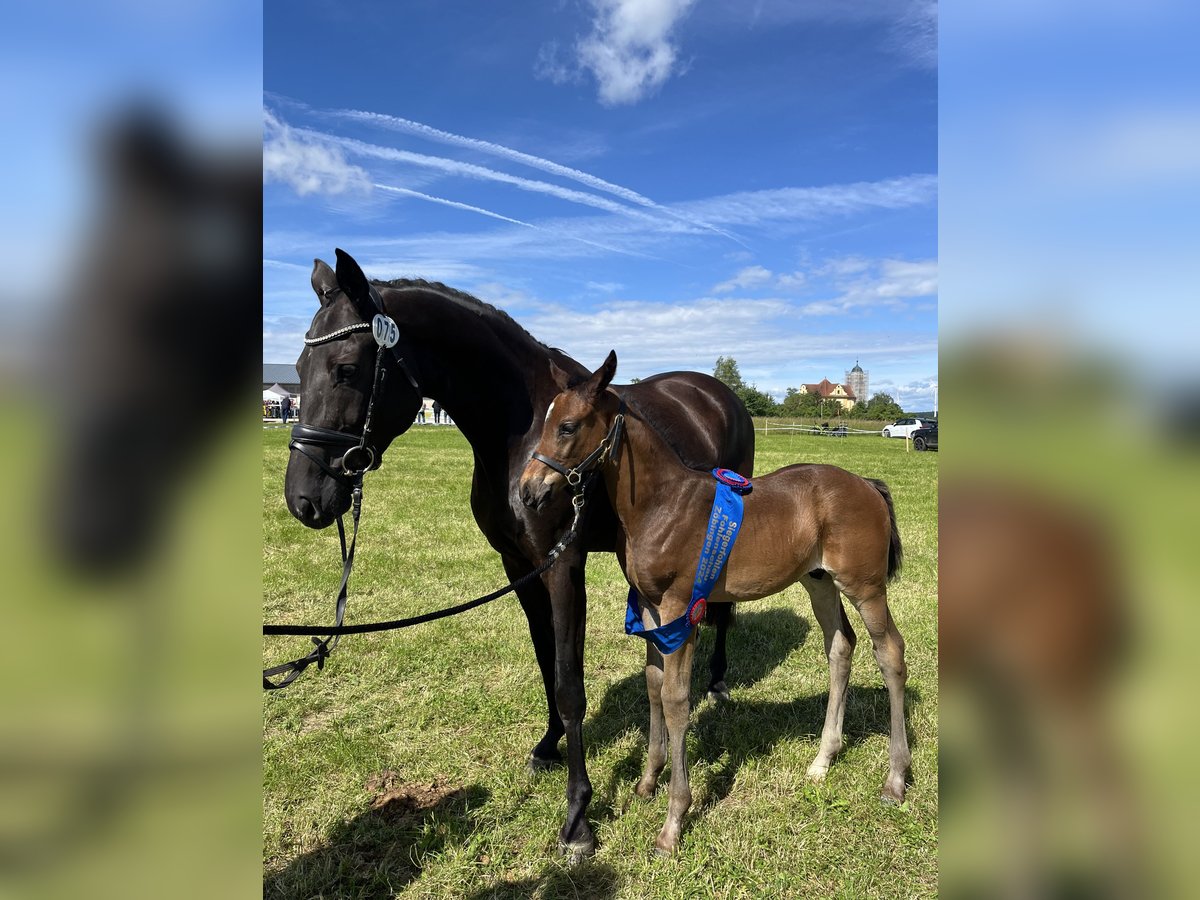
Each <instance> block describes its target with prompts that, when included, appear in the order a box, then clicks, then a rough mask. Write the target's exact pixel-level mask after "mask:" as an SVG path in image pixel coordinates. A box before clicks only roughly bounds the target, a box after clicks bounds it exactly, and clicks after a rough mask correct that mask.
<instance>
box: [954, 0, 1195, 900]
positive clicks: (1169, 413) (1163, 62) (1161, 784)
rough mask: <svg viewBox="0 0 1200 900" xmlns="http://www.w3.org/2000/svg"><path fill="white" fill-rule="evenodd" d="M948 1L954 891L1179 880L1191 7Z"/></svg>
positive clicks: (1190, 502) (1040, 890)
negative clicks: (967, 3)
mask: <svg viewBox="0 0 1200 900" xmlns="http://www.w3.org/2000/svg"><path fill="white" fill-rule="evenodd" d="M940 22H941V68H940V73H939V77H940V79H941V98H940V104H941V105H940V110H939V114H940V119H941V125H940V141H941V149H942V153H941V160H942V180H941V187H940V220H939V227H940V235H941V260H940V297H939V302H940V325H941V330H940V340H941V351H940V358H941V370H940V373H939V380H940V386H941V412H942V419H943V420H944V426H945V427H943V428H942V431H946V430H949V433H950V437H949V438H947V439H946V443H947V444H948V447H949V449H943V450H942V451H941V453H942V457H941V459H942V481H941V493H940V498H941V499H940V563H939V569H940V583H939V608H940V615H939V635H940V647H939V653H940V657H939V658H940V666H941V676H942V679H941V687H942V693H941V702H942V709H941V719H940V726H941V728H940V748H941V755H942V761H941V773H942V776H941V788H942V793H941V799H942V806H941V818H940V822H939V829H940V866H941V891H942V893H943V894H944V895H945V896H948V897H971V898H975V897H1014V898H1031V897H1064V896H1078V897H1152V896H1191V895H1193V894H1194V893H1195V889H1194V887H1193V886H1192V884H1191V882H1192V878H1193V875H1192V871H1191V869H1192V866H1191V862H1192V857H1193V855H1194V846H1195V841H1196V833H1197V828H1196V826H1195V824H1194V822H1193V819H1194V806H1195V800H1196V774H1195V766H1194V761H1193V753H1192V749H1191V748H1192V741H1193V740H1194V739H1195V738H1196V737H1197V730H1198V729H1197V715H1196V708H1197V705H1196V702H1195V699H1194V697H1193V696H1192V687H1193V685H1194V684H1195V679H1196V674H1195V666H1194V662H1195V653H1194V650H1193V649H1192V647H1191V646H1190V645H1191V644H1192V640H1191V638H1192V635H1194V634H1195V633H1196V628H1197V625H1198V624H1200V607H1198V606H1197V604H1196V601H1195V597H1196V588H1195V584H1196V581H1195V576H1196V560H1197V553H1196V525H1197V516H1196V509H1197V502H1198V501H1200V465H1198V463H1200V441H1198V435H1197V427H1196V422H1197V416H1196V409H1197V408H1198V406H1200V404H1198V402H1197V398H1200V364H1198V363H1200V360H1198V359H1197V356H1196V350H1197V348H1198V347H1200V328H1198V327H1197V312H1196V309H1195V299H1196V296H1197V295H1196V285H1197V284H1200V256H1198V255H1197V254H1196V252H1195V248H1196V247H1197V246H1200V241H1198V240H1197V219H1196V216H1195V211H1196V209H1197V207H1198V205H1200V204H1198V201H1200V128H1198V127H1197V125H1198V123H1200V79H1198V78H1197V70H1196V68H1195V65H1194V54H1193V52H1192V49H1191V44H1192V43H1193V41H1192V37H1194V35H1195V33H1196V25H1197V11H1196V9H1195V7H1194V5H1184V4H1179V3H1174V2H1166V3H1153V4H1120V3H1118V4H1100V5H1096V4H1077V3H1073V2H1057V3H1049V4H1016V5H1013V4H1005V5H1003V6H1002V5H1000V4H973V5H971V6H970V7H969V8H964V5H963V4H958V5H953V6H951V5H947V4H943V5H942V7H941V19H940ZM1190 36H1191V37H1190ZM1189 61H1191V62H1189ZM946 423H948V424H946ZM943 437H944V435H943Z"/></svg>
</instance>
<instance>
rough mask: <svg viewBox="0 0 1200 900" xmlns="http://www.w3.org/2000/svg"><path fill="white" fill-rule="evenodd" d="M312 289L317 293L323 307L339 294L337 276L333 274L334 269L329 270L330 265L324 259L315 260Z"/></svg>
mask: <svg viewBox="0 0 1200 900" xmlns="http://www.w3.org/2000/svg"><path fill="white" fill-rule="evenodd" d="M312 289H313V290H314V291H315V292H316V294H317V299H319V300H320V301H321V305H322V306H324V305H325V304H327V303H329V302H330V301H332V300H333V298H334V296H335V295H336V294H337V292H338V281H337V276H336V275H334V274H333V269H331V268H329V264H328V263H327V262H325V260H323V259H314V260H313V271H312Z"/></svg>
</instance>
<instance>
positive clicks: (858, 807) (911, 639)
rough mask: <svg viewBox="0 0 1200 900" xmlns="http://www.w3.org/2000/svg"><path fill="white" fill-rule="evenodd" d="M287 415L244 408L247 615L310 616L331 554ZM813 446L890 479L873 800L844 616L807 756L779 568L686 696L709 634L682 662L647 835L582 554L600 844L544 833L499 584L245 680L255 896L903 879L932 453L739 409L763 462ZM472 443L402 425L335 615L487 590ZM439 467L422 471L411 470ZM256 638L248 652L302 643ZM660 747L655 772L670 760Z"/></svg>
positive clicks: (930, 577) (923, 817)
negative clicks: (257, 556) (900, 780)
mask: <svg viewBox="0 0 1200 900" xmlns="http://www.w3.org/2000/svg"><path fill="white" fill-rule="evenodd" d="M286 443H287V439H286V432H285V431H284V430H283V429H280V428H274V429H272V428H268V429H265V430H264V453H263V456H264V460H263V504H264V560H263V562H264V577H263V586H264V606H265V615H266V618H267V621H273V622H294V623H301V622H304V623H326V622H330V621H332V616H333V609H332V607H333V598H334V595H335V593H336V590H337V583H338V578H339V576H340V573H341V565H340V558H339V556H338V550H337V534H336V530H335V529H333V528H330V529H327V530H325V531H323V532H313V531H310V530H308V529H305V528H303V527H302V526H301V525H300V524H299V523H297V522H296V521H295V520H294V519H292V517H291V516H290V515H289V513H288V512H287V508H286V507H285V505H284V502H283V496H282V487H283V476H284V468H285V465H286V461H287V449H286ZM798 461H808V462H830V463H835V464H838V465H841V466H844V467H845V468H847V469H850V470H851V471H854V472H857V473H859V474H862V475H866V476H872V477H877V478H882V479H884V480H885V481H887V482H888V484H889V485H890V486H891V489H892V494H893V496H894V498H895V504H896V513H897V518H898V520H899V527H900V531H901V535H902V537H903V540H904V548H905V568H904V571H903V573H902V575H901V577H900V579H899V581H897V582H895V583H894V584H893V585H892V587H891V590H890V600H891V604H892V609H893V615H894V616H895V619H896V621H897V624H898V625H899V627H900V630H901V632H902V633H903V634H904V636H905V639H906V641H907V645H908V651H907V660H908V665H909V682H908V716H909V740H910V743H911V745H912V751H913V766H912V777H911V787H910V789H909V793H908V800H907V802H906V803H905V804H904V805H903V806H901V807H888V806H884V805H882V804H881V803H880V801H879V791H880V788H881V786H882V784H883V778H884V775H885V773H886V768H887V693H886V690H885V689H884V687H883V682H882V679H881V677H880V675H879V670H878V668H877V667H876V665H875V661H874V659H873V658H872V655H871V651H870V640H869V638H868V637H867V636H866V633H865V629H864V628H863V627H862V625H861V621H860V620H858V618H857V616H856V614H855V613H854V612H853V611H852V610H850V611H849V612H850V618H851V622H852V623H853V624H854V625H855V630H856V631H857V632H858V635H859V643H858V648H857V650H856V652H855V657H854V670H853V672H852V674H851V689H850V695H849V701H848V704H847V709H846V722H845V733H846V743H847V746H846V750H845V751H844V752H843V754H842V755H841V757H840V758H839V759H838V761H837V762H836V763H835V764H834V766H833V768H832V769H831V770H830V773H829V776H828V778H827V780H826V781H825V782H824V783H823V784H820V785H814V784H810V783H808V782H807V781H806V780H805V777H804V776H805V770H806V768H807V766H808V764H809V762H810V761H811V759H812V757H813V755H814V754H815V753H816V750H817V745H818V738H819V734H820V730H821V725H822V721H823V712H824V704H825V697H826V693H827V691H828V670H827V667H826V664H825V660H824V654H823V648H822V640H821V634H820V629H819V628H817V627H816V625H815V622H814V621H813V618H812V612H811V610H810V609H809V605H808V598H807V595H805V594H804V592H803V590H802V589H801V588H799V587H794V588H789V589H788V590H787V591H785V592H784V593H783V594H780V595H778V596H776V597H772V598H768V599H766V600H762V601H759V602H756V603H753V604H746V605H744V606H742V607H740V608H739V619H740V624H739V626H738V627H737V628H735V629H734V630H733V631H732V632H731V633H730V644H729V658H730V674H729V679H728V681H729V685H730V688H731V691H732V695H733V699H732V700H731V701H730V702H728V703H724V704H715V703H713V702H712V701H709V700H704V699H702V698H703V687H704V685H705V684H706V683H707V682H706V680H705V676H706V675H707V662H708V656H709V653H710V650H711V646H712V634H711V632H709V631H708V629H704V630H703V631H702V633H701V636H700V644H699V648H698V652H697V657H696V658H697V666H696V673H695V677H694V679H693V687H692V697H693V710H692V719H691V723H692V727H691V729H690V731H689V736H688V758H689V762H690V763H691V766H692V769H691V773H692V791H693V795H694V802H693V806H692V811H691V812H690V814H689V816H688V820H687V824H686V826H685V831H684V835H683V839H682V842H681V850H680V852H679V853H678V854H677V855H676V856H675V857H674V858H672V859H668V860H663V859H658V858H655V857H654V856H653V854H652V847H653V841H654V837H655V835H656V833H657V831H658V829H659V828H660V827H661V825H662V823H663V820H664V817H665V815H666V803H667V799H666V795H665V790H663V789H660V792H659V794H658V796H657V797H655V798H654V799H653V800H651V801H644V800H640V799H639V798H637V797H636V796H635V795H634V793H633V786H634V783H635V782H636V780H637V777H638V774H639V772H640V769H641V764H642V760H643V759H644V754H645V729H646V727H647V720H648V704H647V701H646V693H645V686H644V683H643V678H642V664H643V656H644V649H643V643H642V641H640V640H637V639H635V638H630V637H626V636H625V634H624V631H623V627H622V624H623V621H624V603H625V593H626V587H625V582H624V578H623V576H622V575H621V572H620V570H619V569H618V568H617V565H616V562H615V559H614V557H613V556H612V555H609V554H603V555H595V556H593V557H592V558H591V561H590V564H589V566H588V595H589V616H588V634H587V649H586V685H587V693H588V714H587V720H586V723H585V725H584V738H585V741H586V744H587V759H588V772H589V774H590V776H591V779H592V783H593V785H594V787H595V796H594V798H593V801H592V805H591V811H590V815H591V820H592V823H593V825H594V826H595V828H596V834H597V839H598V841H599V851H598V853H597V854H596V856H595V857H594V859H592V860H589V861H586V862H584V863H582V864H580V865H577V866H574V867H570V866H568V865H566V864H565V863H564V862H563V861H562V860H560V859H559V858H557V856H556V836H557V832H558V829H559V827H560V826H561V824H562V817H563V814H564V812H565V809H566V799H565V793H564V792H565V787H566V771H565V769H559V770H556V771H552V772H549V773H544V774H541V775H538V776H531V775H528V774H526V771H525V759H526V756H527V754H528V752H529V749H530V748H531V747H532V745H533V744H534V742H535V741H536V740H537V739H538V738H540V737H541V735H542V732H543V729H544V726H545V701H544V695H543V692H542V685H541V679H540V677H539V675H538V671H537V667H536V664H535V663H534V659H533V648H532V644H531V643H530V641H529V636H528V631H527V628H526V624H525V618H524V616H523V615H522V614H521V612H520V609H519V607H518V604H517V602H516V600H515V598H512V597H506V598H504V599H501V600H498V601H496V602H495V603H493V604H491V605H489V606H485V607H483V608H481V609H478V610H473V611H471V612H469V613H466V614H464V615H462V616H458V617H454V618H450V619H445V620H442V621H438V622H434V623H430V624H427V625H423V626H420V627H419V628H415V629H409V630H406V631H402V632H393V633H390V634H379V635H366V636H351V637H347V638H344V639H343V641H342V643H341V646H340V647H339V649H338V651H337V652H336V654H335V655H334V656H333V657H332V658H331V660H330V662H329V663H328V664H327V666H326V668H325V670H324V671H322V672H316V671H315V670H314V671H310V672H308V673H305V675H304V676H302V677H301V679H300V680H299V681H298V682H297V683H296V684H294V685H293V686H292V687H290V688H288V689H287V690H285V691H278V692H273V693H269V694H266V695H265V699H264V706H263V726H264V727H263V764H264V772H263V797H264V800H263V820H264V824H263V828H264V850H263V853H264V859H263V866H264V896H266V897H289V898H290V897H390V896H393V895H394V894H396V895H403V896H406V897H407V896H412V897H478V898H482V897H527V896H531V895H532V896H538V897H654V898H665V897H775V896H795V897H800V896H825V897H827V896H837V897H919V896H933V895H934V894H936V892H937V871H938V870H937V814H938V793H937V701H938V684H937V599H936V598H937V466H938V457H937V455H936V454H933V453H915V452H906V451H905V443H904V442H903V441H887V440H884V439H882V438H874V437H856V438H848V439H845V440H832V439H829V438H822V437H810V436H803V435H787V434H781V435H779V436H776V435H774V434H772V435H769V436H768V437H767V438H765V439H764V437H763V436H762V434H761V433H760V434H759V435H758V451H757V460H756V469H757V471H758V472H759V473H764V472H768V471H771V470H772V469H775V468H778V467H780V466H783V465H786V464H788V463H792V462H798ZM471 467H472V457H471V452H470V448H469V446H468V445H467V444H466V442H465V441H464V440H463V438H462V437H461V435H460V434H459V433H458V431H457V430H456V429H434V428H416V429H413V430H412V431H411V432H410V433H409V434H407V435H405V436H403V437H402V438H400V439H399V440H397V441H396V442H395V443H394V444H393V445H392V448H391V449H390V450H389V452H388V455H387V459H386V461H385V464H384V466H383V468H382V469H381V470H380V471H378V472H374V473H371V474H370V475H369V476H368V479H367V484H366V497H365V502H364V509H363V526H362V531H361V534H360V537H359V548H358V561H357V564H356V568H355V572H354V578H353V581H352V583H351V598H350V607H349V613H348V615H347V621H348V622H362V621H372V620H377V619H391V618H399V617H401V616H407V615H413V614H416V613H419V612H424V611H428V610H431V609H437V608H440V607H442V606H445V605H449V604H450V603H453V602H457V601H459V600H463V599H468V598H470V597H475V596H478V595H480V594H483V593H485V592H487V591H489V590H492V589H494V588H495V587H497V586H499V585H502V584H503V583H504V582H505V581H506V579H505V577H504V574H503V570H502V568H501V565H500V562H499V558H498V557H497V555H496V554H495V553H494V552H493V551H492V550H491V549H490V548H489V547H488V546H487V544H486V542H485V541H484V539H483V537H482V536H481V535H480V534H479V532H478V530H477V529H476V527H475V524H474V521H473V520H472V518H471V516H470V511H469V509H468V500H467V498H468V492H469V485H470V477H471ZM430 473H436V477H430ZM309 646H311V645H307V643H306V639H303V638H269V639H266V640H265V652H264V665H266V664H270V663H274V662H279V661H282V660H284V659H290V658H292V657H294V656H298V655H300V654H301V653H303V652H307V648H308V647H309ZM667 777H669V770H668V773H666V774H665V775H664V779H663V785H664V786H665V784H666V779H667Z"/></svg>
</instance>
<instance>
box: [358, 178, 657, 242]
mask: <svg viewBox="0 0 1200 900" xmlns="http://www.w3.org/2000/svg"><path fill="white" fill-rule="evenodd" d="M374 186H375V187H377V188H379V189H380V190H381V191H388V192H390V193H393V194H402V195H404V196H406V197H415V198H417V199H418V200H427V201H429V202H430V203H440V204H441V205H442V206H452V207H454V208H455V209H462V210H466V211H467V212H473V213H479V214H480V215H481V216H488V217H489V218H492V219H499V220H500V221H501V222H509V223H511V224H513V225H520V226H521V227H523V228H532V229H533V230H534V231H542V232H545V233H547V234H555V235H556V236H557V237H560V238H566V239H567V240H569V241H578V242H579V243H581V244H587V245H588V246H590V247H596V248H598V249H600V250H606V251H608V252H610V253H621V254H624V255H626V256H637V257H640V258H642V259H652V260H655V261H657V262H669V260H665V259H663V258H662V257H660V256H651V255H650V254H649V253H640V252H638V251H636V250H624V249H622V248H620V247H611V246H609V245H608V244H601V243H598V242H597V241H589V240H588V239H587V238H581V237H576V236H575V235H573V234H558V233H556V232H553V231H550V230H549V229H546V228H543V227H541V226H540V225H534V224H532V223H530V222H522V221H521V220H520V219H514V218H512V217H510V216H505V215H501V214H500V213H498V212H492V211H491V210H490V209H484V208H483V207H481V206H472V205H471V204H470V203H460V202H459V201H457V200H448V199H446V198H445V197H435V196H433V195H432V194H423V193H421V192H420V191H414V190H413V189H412V188H402V187H396V186H395V185H391V184H380V183H379V182H378V181H376V182H374Z"/></svg>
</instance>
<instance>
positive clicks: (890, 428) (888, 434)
mask: <svg viewBox="0 0 1200 900" xmlns="http://www.w3.org/2000/svg"><path fill="white" fill-rule="evenodd" d="M935 421H936V420H934V419H914V418H908V419H897V420H896V421H895V422H893V423H892V424H891V425H887V426H885V427H884V429H883V436H884V437H885V438H906V437H910V436H911V435H912V433H913V432H914V431H916V430H917V429H918V428H924V427H926V426H927V425H932V424H934V422H935Z"/></svg>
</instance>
